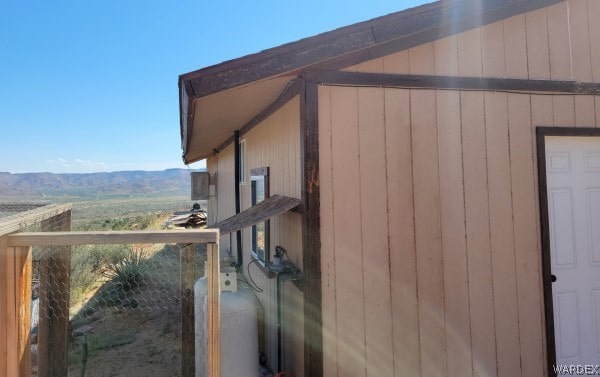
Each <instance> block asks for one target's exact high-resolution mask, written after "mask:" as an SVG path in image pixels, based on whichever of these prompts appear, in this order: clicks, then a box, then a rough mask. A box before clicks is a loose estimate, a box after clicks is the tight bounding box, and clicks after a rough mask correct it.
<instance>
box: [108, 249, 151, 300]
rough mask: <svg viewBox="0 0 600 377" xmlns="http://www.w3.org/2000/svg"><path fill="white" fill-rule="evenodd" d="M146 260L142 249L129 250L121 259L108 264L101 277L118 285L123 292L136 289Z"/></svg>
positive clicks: (142, 277) (142, 275)
mask: <svg viewBox="0 0 600 377" xmlns="http://www.w3.org/2000/svg"><path fill="white" fill-rule="evenodd" d="M147 260H148V258H147V256H146V252H145V251H144V250H143V249H133V250H130V251H129V252H128V253H127V255H125V256H124V257H123V259H121V260H120V261H118V262H116V263H111V264H109V266H108V268H107V270H106V271H105V272H104V273H103V275H104V276H105V277H107V278H109V279H111V280H112V281H113V282H115V283H116V284H118V285H119V286H120V287H121V288H122V289H123V290H124V291H130V290H132V289H135V288H138V287H139V286H140V283H141V282H142V280H143V279H144V275H145V270H146V264H147Z"/></svg>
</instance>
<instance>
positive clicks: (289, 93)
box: [186, 79, 301, 164]
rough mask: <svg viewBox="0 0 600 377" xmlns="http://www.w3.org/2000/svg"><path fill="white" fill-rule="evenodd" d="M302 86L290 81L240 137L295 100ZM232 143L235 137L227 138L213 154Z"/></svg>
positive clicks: (251, 121) (245, 128)
mask: <svg viewBox="0 0 600 377" xmlns="http://www.w3.org/2000/svg"><path fill="white" fill-rule="evenodd" d="M300 86H301V82H300V80H298V79H293V80H290V82H288V84H287V85H286V87H285V88H284V89H283V90H282V91H281V94H280V95H279V97H277V99H275V101H273V102H272V103H271V104H269V105H268V106H267V107H265V108H264V109H263V110H262V111H261V112H259V113H258V114H257V115H256V116H255V117H254V118H252V120H250V121H249V122H248V123H246V124H245V125H244V126H242V127H241V128H240V137H241V136H244V135H245V134H246V133H248V132H249V131H250V130H251V129H253V128H254V127H256V126H257V125H259V124H260V123H261V122H262V121H264V120H265V119H267V118H268V117H269V116H271V115H273V114H274V113H275V112H276V111H277V110H279V109H281V108H282V107H283V106H285V105H286V104H287V103H288V102H290V101H291V100H292V99H294V98H295V97H296V96H297V95H298V94H300ZM190 103H191V101H190ZM231 143H233V136H230V137H229V138H227V140H225V141H224V142H223V143H221V145H219V146H218V147H217V148H215V149H214V150H213V154H215V153H219V152H221V151H222V150H223V149H225V148H226V147H228V146H229V145H230V144H231ZM207 157H210V156H203V157H200V158H193V159H190V160H187V159H186V163H188V164H189V163H192V162H196V161H199V160H202V159H204V158H207Z"/></svg>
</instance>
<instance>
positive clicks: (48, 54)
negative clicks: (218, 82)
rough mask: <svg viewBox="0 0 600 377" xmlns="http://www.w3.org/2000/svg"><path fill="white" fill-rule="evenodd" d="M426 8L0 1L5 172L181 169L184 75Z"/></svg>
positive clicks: (313, 1)
mask: <svg viewBox="0 0 600 377" xmlns="http://www.w3.org/2000/svg"><path fill="white" fill-rule="evenodd" d="M426 2H430V1H428V0H406V1H402V0H400V1H384V0H372V1H357V0H343V1H342V0H330V1H322V0H321V1H317V0H304V1H301V2H292V1H285V0H283V1H282V0H279V1H275V0H268V1H267V0H263V1H261V0H256V1H243V0H238V1H231V0H224V1H210V2H209V1H201V0H196V1H184V0H174V1H166V0H143V1H142V0H79V1H76V0H52V1H48V0H0V172H2V171H8V172H11V173H23V172H42V171H45V172H54V173H64V172H96V171H118V170H162V169H166V168H184V167H185V165H184V164H183V162H182V160H181V147H180V139H179V113H178V94H177V78H178V75H179V74H181V73H186V72H189V71H193V70H196V69H199V68H202V67H205V66H208V65H212V64H216V63H219V62H221V61H224V60H229V59H233V58H237V57H240V56H243V55H247V54H249V53H253V52H257V51H260V50H262V49H265V48H270V47H274V46H278V45H280V44H283V43H287V42H291V41H295V40H297V39H300V38H304V37H308V36H311V35H315V34H318V33H322V32H325V31H328V30H331V29H335V28H337V27H341V26H345V25H348V24H352V23H355V22H359V21H363V20H367V19H370V18H373V17H377V16H381V15H384V14H388V13H391V12H395V11H398V10H402V9H406V8H410V7H413V6H415V5H419V4H423V3H426ZM200 166H202V163H196V164H193V165H191V166H190V167H191V168H192V169H194V168H198V167H200Z"/></svg>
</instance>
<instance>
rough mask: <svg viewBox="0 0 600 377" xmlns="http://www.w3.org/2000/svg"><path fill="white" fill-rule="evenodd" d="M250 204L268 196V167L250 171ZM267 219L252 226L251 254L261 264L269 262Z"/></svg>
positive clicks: (254, 203) (253, 204)
mask: <svg viewBox="0 0 600 377" xmlns="http://www.w3.org/2000/svg"><path fill="white" fill-rule="evenodd" d="M250 185H251V195H252V206H255V205H256V204H258V203H260V202H262V201H263V200H265V198H268V197H269V168H268V167H266V168H258V169H252V170H251V171H250ZM269 225H270V224H269V220H266V221H263V222H260V223H258V224H256V225H253V226H252V255H253V256H254V257H255V258H256V259H258V260H260V261H261V262H262V263H263V264H266V263H267V262H269V259H270V255H269V240H270V229H269V228H270V227H269Z"/></svg>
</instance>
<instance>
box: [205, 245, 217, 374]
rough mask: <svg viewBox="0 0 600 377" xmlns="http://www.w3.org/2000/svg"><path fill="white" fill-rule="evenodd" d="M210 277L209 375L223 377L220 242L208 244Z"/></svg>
mask: <svg viewBox="0 0 600 377" xmlns="http://www.w3.org/2000/svg"><path fill="white" fill-rule="evenodd" d="M206 257H207V258H206V263H207V268H206V273H207V277H206V278H207V279H208V292H207V294H208V297H207V300H208V367H209V371H208V376H209V377H221V335H220V331H221V282H220V279H221V270H220V259H219V243H218V242H216V243H209V244H207V245H206Z"/></svg>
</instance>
